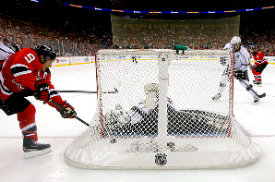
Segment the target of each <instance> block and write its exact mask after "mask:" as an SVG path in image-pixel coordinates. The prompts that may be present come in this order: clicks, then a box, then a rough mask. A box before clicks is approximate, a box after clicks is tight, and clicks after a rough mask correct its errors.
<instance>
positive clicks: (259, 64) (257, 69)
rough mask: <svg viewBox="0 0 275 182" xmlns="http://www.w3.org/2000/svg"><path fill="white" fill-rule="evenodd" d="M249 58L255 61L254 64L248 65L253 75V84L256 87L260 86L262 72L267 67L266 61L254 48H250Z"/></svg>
mask: <svg viewBox="0 0 275 182" xmlns="http://www.w3.org/2000/svg"><path fill="white" fill-rule="evenodd" d="M251 56H252V57H253V59H254V60H255V63H254V64H253V65H252V64H251V65H250V69H251V70H252V73H253V75H254V78H255V79H254V80H253V83H254V84H255V85H257V86H262V72H263V70H264V69H265V68H266V66H267V65H268V61H267V60H266V59H265V58H264V55H263V53H262V52H257V51H256V47H255V46H254V45H253V46H252V47H251Z"/></svg>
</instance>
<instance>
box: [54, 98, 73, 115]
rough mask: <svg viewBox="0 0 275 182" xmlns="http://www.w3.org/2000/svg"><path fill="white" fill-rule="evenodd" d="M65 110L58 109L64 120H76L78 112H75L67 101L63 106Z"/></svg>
mask: <svg viewBox="0 0 275 182" xmlns="http://www.w3.org/2000/svg"><path fill="white" fill-rule="evenodd" d="M61 106H62V107H63V109H61V110H60V109H57V110H58V111H59V112H60V115H61V116H62V117H63V118H74V117H75V116H76V112H75V110H74V107H73V106H71V105H70V104H69V103H67V102H66V101H65V102H63V103H62V104H61Z"/></svg>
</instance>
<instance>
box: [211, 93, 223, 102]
mask: <svg viewBox="0 0 275 182" xmlns="http://www.w3.org/2000/svg"><path fill="white" fill-rule="evenodd" d="M221 96H222V95H221V94H220V93H217V94H216V95H215V96H214V97H211V98H212V99H213V100H214V101H217V100H219V99H220V98H221Z"/></svg>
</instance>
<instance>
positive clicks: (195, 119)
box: [65, 49, 261, 169]
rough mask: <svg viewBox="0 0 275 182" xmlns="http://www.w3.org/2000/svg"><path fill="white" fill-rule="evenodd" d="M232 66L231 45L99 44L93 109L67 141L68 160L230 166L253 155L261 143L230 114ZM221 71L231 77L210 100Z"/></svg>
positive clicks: (87, 164) (130, 165)
mask: <svg viewBox="0 0 275 182" xmlns="http://www.w3.org/2000/svg"><path fill="white" fill-rule="evenodd" d="M221 61H222V62H221ZM221 63H222V64H221ZM233 68H234V60H233V57H232V53H231V52H230V51H221V50H203V51H199V50H197V51H196V50H193V51H185V52H184V54H181V53H180V54H176V52H175V51H174V50H167V49H150V50H135V49H131V50H100V51H99V52H98V53H97V56H96V69H97V83H98V100H97V109H96V113H95V115H94V118H93V120H92V122H91V124H90V127H89V128H88V129H87V130H86V131H85V132H84V133H83V134H82V135H81V136H79V137H78V138H76V139H75V140H74V141H73V142H72V143H71V144H70V145H69V146H68V147H67V149H66V151H65V159H66V161H68V162H69V163H71V164H73V165H75V166H78V167H82V168H106V169H203V168H233V167H241V166H245V165H248V164H250V163H253V162H255V161H256V160H257V159H258V158H259V157H260V155H261V150H260V148H259V147H258V145H256V144H255V143H253V142H252V141H251V140H250V138H249V137H248V136H246V135H244V134H243V133H242V132H241V131H240V130H239V128H238V127H237V125H236V124H235V122H234V118H233V93H234V92H233V85H234V79H233V75H234V74H233V73H234V71H233V70H234V69H233ZM225 73H226V74H228V75H229V82H228V83H227V85H226V88H225V91H224V92H223V95H222V97H221V98H220V99H219V100H218V101H213V100H212V99H211V97H212V96H214V95H215V94H216V92H217V90H218V85H219V82H220V78H221V75H222V74H225Z"/></svg>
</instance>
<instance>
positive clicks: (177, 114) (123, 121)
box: [104, 83, 229, 135]
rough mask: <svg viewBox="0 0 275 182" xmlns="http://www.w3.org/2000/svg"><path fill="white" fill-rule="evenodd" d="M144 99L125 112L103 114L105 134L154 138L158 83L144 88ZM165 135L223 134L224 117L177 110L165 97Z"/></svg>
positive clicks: (225, 118) (226, 118) (225, 128)
mask: <svg viewBox="0 0 275 182" xmlns="http://www.w3.org/2000/svg"><path fill="white" fill-rule="evenodd" d="M144 91H145V95H146V98H145V99H142V100H141V101H140V102H139V103H138V104H137V105H135V106H133V107H132V108H131V109H130V110H129V111H126V110H123V108H122V107H121V105H119V104H118V105H116V106H115V109H113V110H110V111H108V112H107V113H106V114H105V125H104V128H105V132H107V133H109V134H114V135H129V134H142V135H156V134H157V133H158V102H159V95H158V93H159V92H158V84H156V83H150V84H147V85H145V86H144ZM167 119H168V126H167V132H168V134H170V135H180V134H218V133H226V131H227V129H228V120H229V119H228V117H227V116H224V115H220V114H215V113H212V112H208V111H201V110H178V109H176V108H175V104H174V103H173V101H172V99H170V98H169V97H167Z"/></svg>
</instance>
